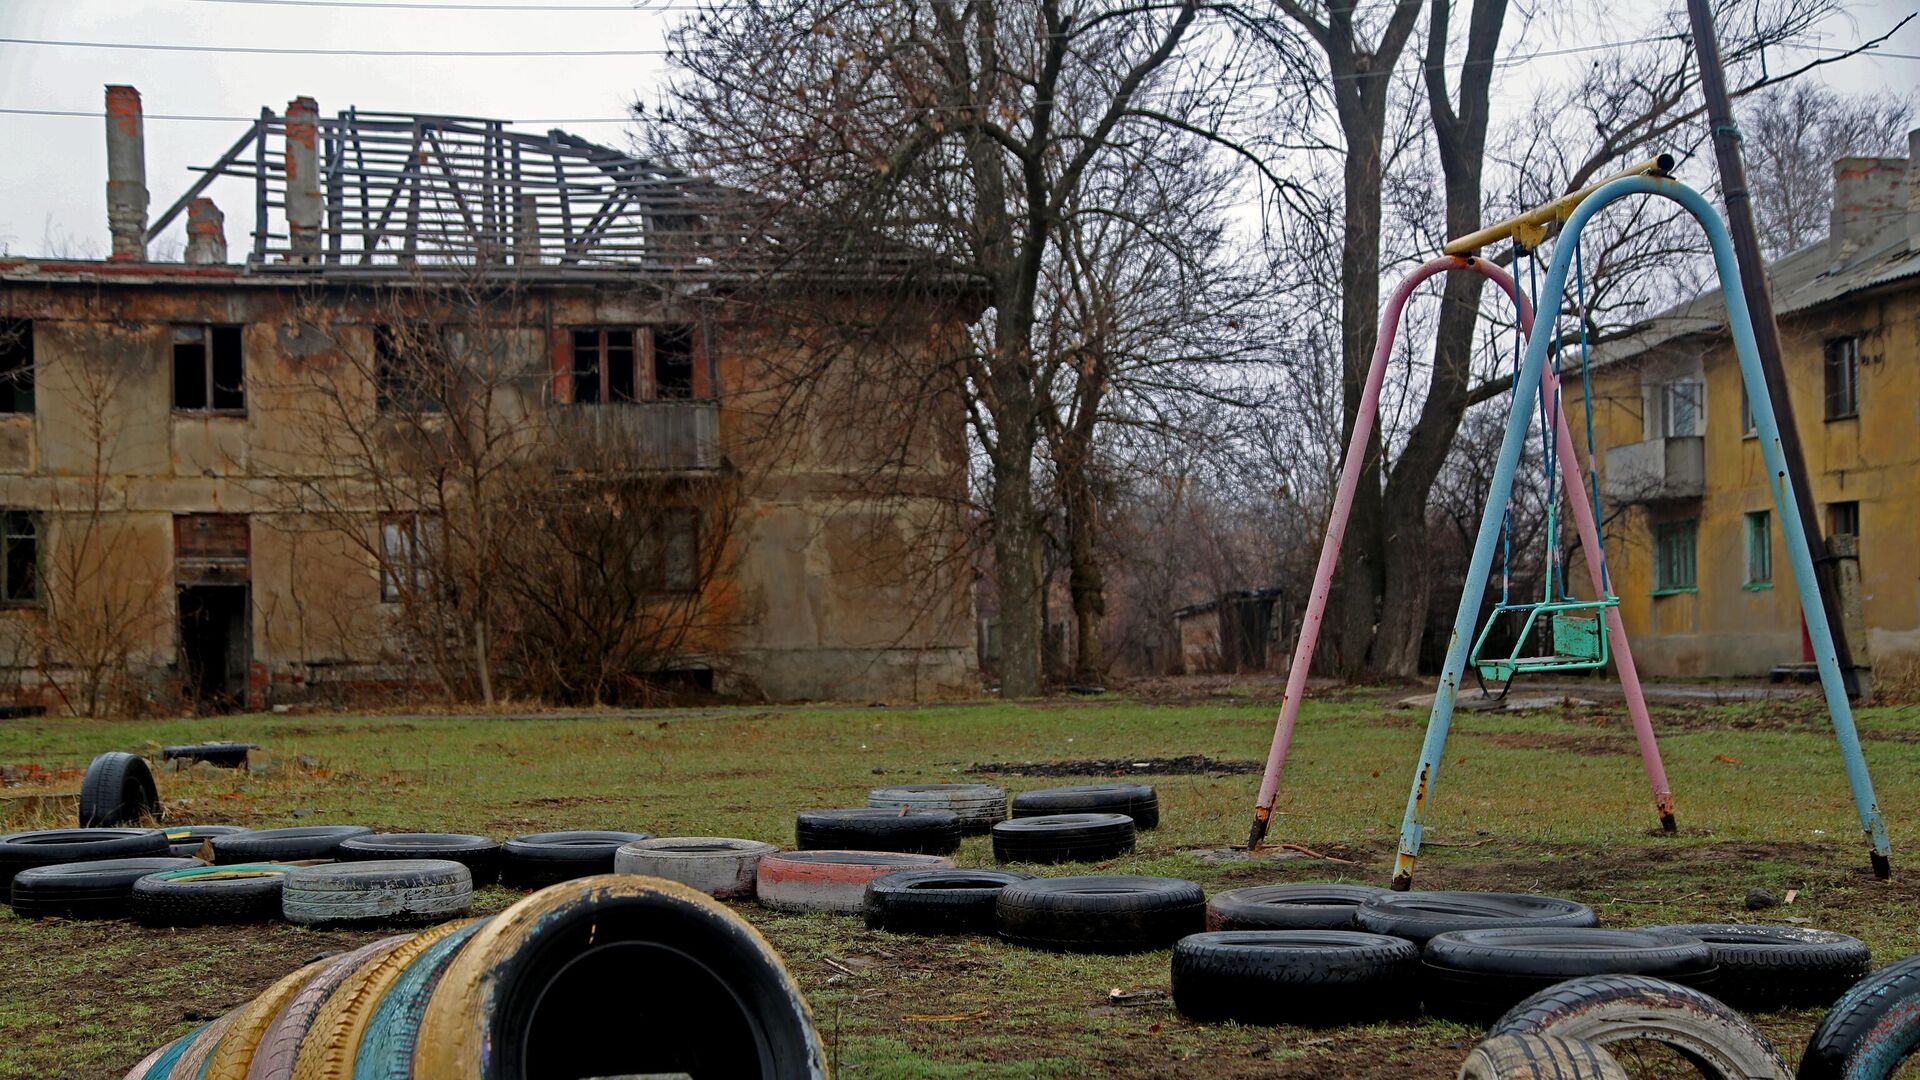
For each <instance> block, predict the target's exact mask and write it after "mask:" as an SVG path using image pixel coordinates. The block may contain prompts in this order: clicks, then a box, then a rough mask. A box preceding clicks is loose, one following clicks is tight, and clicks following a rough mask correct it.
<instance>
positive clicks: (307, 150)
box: [287, 97, 321, 263]
mask: <svg viewBox="0 0 1920 1080" xmlns="http://www.w3.org/2000/svg"><path fill="white" fill-rule="evenodd" d="M319 121H320V105H319V103H318V102H315V101H314V100H313V99H312V98H310V97H297V98H294V99H293V100H292V101H289V102H287V237H288V242H287V247H288V248H289V249H290V250H291V252H292V254H290V255H289V256H288V257H287V261H289V262H297V263H316V262H319V261H320V207H321V203H320V151H319V145H318V144H319V134H320V125H319Z"/></svg>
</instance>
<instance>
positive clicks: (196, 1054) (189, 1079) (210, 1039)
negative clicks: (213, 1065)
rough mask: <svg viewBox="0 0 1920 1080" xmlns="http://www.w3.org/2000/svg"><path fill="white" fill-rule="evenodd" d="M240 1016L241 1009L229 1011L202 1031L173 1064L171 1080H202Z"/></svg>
mask: <svg viewBox="0 0 1920 1080" xmlns="http://www.w3.org/2000/svg"><path fill="white" fill-rule="evenodd" d="M239 1015H240V1010H239V1009H229V1010H227V1012H226V1015H224V1016H222V1017H220V1018H219V1019H218V1020H215V1021H214V1022H213V1023H211V1024H208V1025H207V1026H206V1027H204V1028H201V1029H200V1033H199V1034H198V1035H195V1036H194V1037H193V1041H192V1042H190V1043H188V1044H187V1050H186V1053H184V1054H181V1055H180V1058H179V1060H177V1061H175V1062H174V1063H173V1071H172V1072H171V1073H170V1074H168V1075H169V1076H170V1077H171V1080H200V1077H202V1076H204V1075H206V1071H207V1064H208V1063H209V1062H210V1061H211V1060H212V1059H213V1051H214V1050H215V1049H216V1048H217V1047H218V1046H219V1045H220V1040H221V1039H223V1038H225V1037H226V1034H227V1030H228V1029H229V1028H231V1027H233V1022H234V1019H235V1018H236V1017H238V1016H239Z"/></svg>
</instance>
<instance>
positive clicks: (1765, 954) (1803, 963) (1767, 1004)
mask: <svg viewBox="0 0 1920 1080" xmlns="http://www.w3.org/2000/svg"><path fill="white" fill-rule="evenodd" d="M1651 929H1655V930H1670V931H1673V932H1675V933H1680V934H1689V935H1691V936H1693V937H1697V938H1699V939H1700V940H1701V941H1704V942H1706V943H1707V948H1708V950H1710V951H1711V952H1712V953H1713V962H1714V964H1715V966H1717V967H1718V968H1719V969H1720V970H1719V972H1718V974H1717V975H1716V976H1715V977H1714V981H1713V994H1714V996H1715V997H1717V998H1719V999H1720V1000H1722V1001H1724V1002H1726V1003H1727V1004H1729V1005H1731V1006H1733V1007H1734V1008H1736V1009H1742V1010H1746V1011H1761V1010H1768V1009H1781V1008H1796V1007H1806V1006H1814V1005H1819V1006H1825V1005H1831V1004H1833V1002H1834V1000H1835V999H1836V998H1838V997H1839V996H1840V995H1841V994H1844V993H1846V992H1847V988H1848V987H1849V986H1852V985H1853V984H1854V983H1856V982H1858V981H1860V979H1862V978H1863V977H1865V976H1866V974H1867V972H1869V971H1871V970H1872V969H1873V953H1872V952H1871V951H1870V950H1869V949H1868V948H1867V943H1866V942H1864V941H1861V940H1860V939H1859V938H1854V937H1848V936H1847V935H1845V934H1836V933H1834V932H1833V931H1831V930H1803V929H1801V928H1800V927H1797V926H1746V925H1742V924H1739V923H1681V924H1677V925H1674V926H1657V927H1652V928H1651Z"/></svg>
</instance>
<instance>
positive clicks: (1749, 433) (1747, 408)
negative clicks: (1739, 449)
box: [1739, 373, 1760, 439]
mask: <svg viewBox="0 0 1920 1080" xmlns="http://www.w3.org/2000/svg"><path fill="white" fill-rule="evenodd" d="M1739 378H1740V437H1741V438H1742V439H1757V438H1759V437H1760V425H1759V424H1757V423H1754V420H1753V395H1752V394H1751V393H1749V392H1748V391H1747V379H1746V375H1745V374H1744V373H1742V374H1741V375H1740V376H1739Z"/></svg>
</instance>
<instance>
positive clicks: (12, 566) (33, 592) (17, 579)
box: [0, 510, 40, 604]
mask: <svg viewBox="0 0 1920 1080" xmlns="http://www.w3.org/2000/svg"><path fill="white" fill-rule="evenodd" d="M5 517H6V522H5V525H6V532H5V535H4V536H0V560H3V561H4V562H5V563H6V573H5V580H4V581H0V590H4V591H0V602H4V603H8V604H33V603H38V602H39V600H40V518H39V515H37V514H35V513H33V512H32V511H28V510H8V511H6V513H5Z"/></svg>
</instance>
